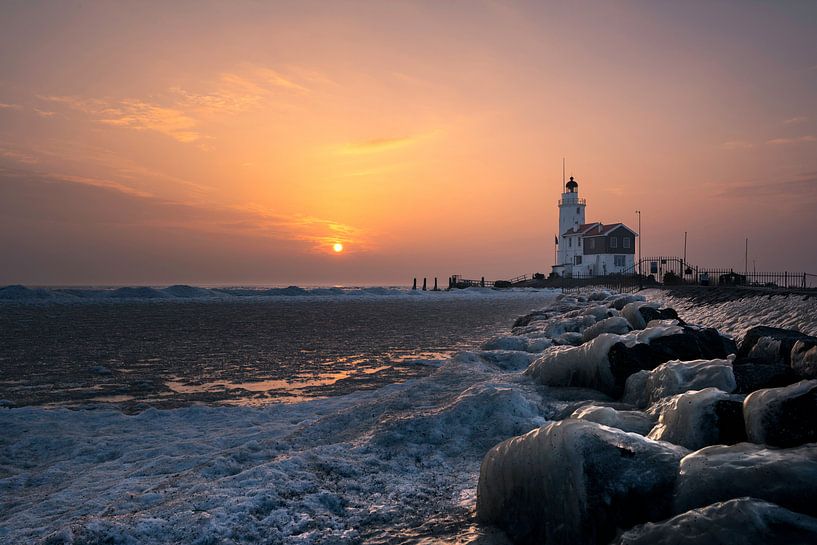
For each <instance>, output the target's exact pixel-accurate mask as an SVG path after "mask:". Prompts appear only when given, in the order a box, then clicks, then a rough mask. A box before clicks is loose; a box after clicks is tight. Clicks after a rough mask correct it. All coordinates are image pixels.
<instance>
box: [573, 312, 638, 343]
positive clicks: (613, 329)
mask: <svg viewBox="0 0 817 545" xmlns="http://www.w3.org/2000/svg"><path fill="white" fill-rule="evenodd" d="M631 329H632V328H631V327H630V322H628V321H627V320H626V318H622V317H621V316H614V317H612V318H606V319H603V320H601V321H600V322H596V323H595V324H593V325H592V326H590V327H588V328H587V329H585V330H584V333H582V341H583V342H587V341H592V340H593V339H595V338H596V337H598V336H599V335H601V334H602V333H615V334H616V335H624V334H625V333H629V332H630V330H631Z"/></svg>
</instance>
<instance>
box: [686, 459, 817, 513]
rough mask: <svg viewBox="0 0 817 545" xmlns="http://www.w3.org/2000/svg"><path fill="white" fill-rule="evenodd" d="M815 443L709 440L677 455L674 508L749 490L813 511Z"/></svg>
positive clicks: (790, 506) (816, 508)
mask: <svg viewBox="0 0 817 545" xmlns="http://www.w3.org/2000/svg"><path fill="white" fill-rule="evenodd" d="M815 487H817V444H809V445H804V446H802V447H797V448H791V449H772V448H765V447H763V446H760V445H754V444H751V443H739V444H737V445H732V446H723V445H717V446H711V447H706V448H704V449H701V450H698V451H696V452H693V453H691V454H690V455H688V456H686V457H685V458H684V459H683V460H681V467H680V475H679V477H678V483H677V485H676V488H675V500H674V505H675V513H683V512H685V511H689V510H690V509H695V508H698V507H704V506H707V505H709V504H712V503H715V502H719V501H726V500H730V499H733V498H742V497H744V496H750V497H753V498H757V499H761V500H766V501H770V502H772V503H776V504H778V505H780V506H783V507H785V508H787V509H791V510H792V511H796V512H798V513H803V514H806V515H809V516H815V515H817V504H815V503H814V501H813V494H814V490H815Z"/></svg>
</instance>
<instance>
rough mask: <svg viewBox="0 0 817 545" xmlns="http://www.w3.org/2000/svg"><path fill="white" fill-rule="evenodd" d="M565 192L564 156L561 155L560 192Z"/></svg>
mask: <svg viewBox="0 0 817 545" xmlns="http://www.w3.org/2000/svg"><path fill="white" fill-rule="evenodd" d="M564 192H565V158H564V157H562V193H564Z"/></svg>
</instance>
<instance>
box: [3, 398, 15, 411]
mask: <svg viewBox="0 0 817 545" xmlns="http://www.w3.org/2000/svg"><path fill="white" fill-rule="evenodd" d="M13 407H16V404H15V403H14V402H13V401H12V400H10V399H0V409H11V408H13Z"/></svg>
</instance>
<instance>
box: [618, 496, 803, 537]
mask: <svg viewBox="0 0 817 545" xmlns="http://www.w3.org/2000/svg"><path fill="white" fill-rule="evenodd" d="M744 543H786V544H788V545H795V544H797V545H805V544H807V543H817V520H815V519H814V518H812V517H809V516H807V515H803V514H800V513H795V512H794V511H790V510H788V509H785V508H783V507H780V506H779V505H775V504H773V503H769V502H765V501H761V500H756V499H754V498H738V499H734V500H729V501H726V502H718V503H714V504H712V505H708V506H706V507H701V508H699V509H693V510H691V511H687V512H686V513H682V514H680V515H676V516H675V517H673V518H671V519H669V520H667V521H665V522H659V523H655V524H653V523H647V524H643V525H641V526H637V527H635V528H632V529H630V530H628V531H627V532H625V533H624V534H623V535H621V537H619V538H618V540H617V541H615V542H614V544H615V545H739V544H744Z"/></svg>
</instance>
